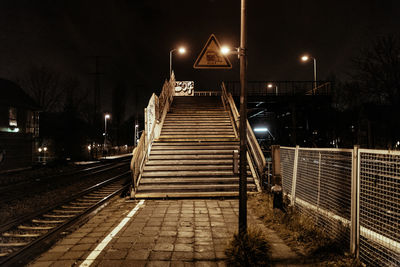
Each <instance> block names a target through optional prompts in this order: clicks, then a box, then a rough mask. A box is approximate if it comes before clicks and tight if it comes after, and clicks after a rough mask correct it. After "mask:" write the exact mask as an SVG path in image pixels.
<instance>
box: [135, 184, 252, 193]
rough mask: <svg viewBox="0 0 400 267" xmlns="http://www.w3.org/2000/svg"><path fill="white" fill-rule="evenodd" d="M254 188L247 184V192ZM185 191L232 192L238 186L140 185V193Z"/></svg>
mask: <svg viewBox="0 0 400 267" xmlns="http://www.w3.org/2000/svg"><path fill="white" fill-rule="evenodd" d="M255 188H256V186H255V185H254V184H248V185H247V190H250V191H252V190H253V189H255ZM182 190H184V191H186V192H197V191H203V192H204V191H232V190H239V184H208V185H199V184H197V185H195V186H193V185H175V184H173V185H164V184H160V185H158V186H155V185H141V186H140V192H143V193H144V192H146V191H147V192H151V191H162V192H174V191H182Z"/></svg>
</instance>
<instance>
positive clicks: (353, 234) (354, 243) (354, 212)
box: [350, 146, 360, 258]
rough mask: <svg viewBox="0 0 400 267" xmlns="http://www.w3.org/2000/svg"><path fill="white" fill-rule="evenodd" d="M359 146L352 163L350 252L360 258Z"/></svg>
mask: <svg viewBox="0 0 400 267" xmlns="http://www.w3.org/2000/svg"><path fill="white" fill-rule="evenodd" d="M358 149H359V146H354V148H353V152H352V162H351V215H350V218H351V229H350V252H351V253H352V254H353V255H356V256H357V258H358V244H359V240H360V235H359V223H358V220H359V216H358V177H359V176H358V170H359V157H358Z"/></svg>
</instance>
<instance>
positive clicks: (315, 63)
mask: <svg viewBox="0 0 400 267" xmlns="http://www.w3.org/2000/svg"><path fill="white" fill-rule="evenodd" d="M313 60H314V94H315V93H316V91H317V60H316V59H315V57H313Z"/></svg>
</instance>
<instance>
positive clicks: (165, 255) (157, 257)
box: [150, 251, 172, 261]
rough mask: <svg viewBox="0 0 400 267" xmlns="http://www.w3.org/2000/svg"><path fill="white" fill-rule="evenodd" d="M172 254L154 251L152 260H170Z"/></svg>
mask: <svg viewBox="0 0 400 267" xmlns="http://www.w3.org/2000/svg"><path fill="white" fill-rule="evenodd" d="M171 256H172V252H168V251H152V252H150V260H163V261H166V260H170V259H171Z"/></svg>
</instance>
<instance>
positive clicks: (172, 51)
mask: <svg viewBox="0 0 400 267" xmlns="http://www.w3.org/2000/svg"><path fill="white" fill-rule="evenodd" d="M175 51H178V52H179V54H185V53H186V49H185V48H184V47H180V48H178V49H177V48H175V49H172V50H171V51H169V78H170V79H171V75H172V54H173V53H174V52H175Z"/></svg>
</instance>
